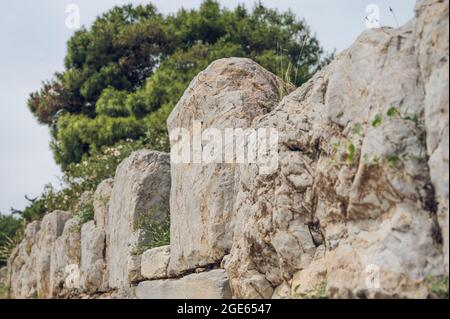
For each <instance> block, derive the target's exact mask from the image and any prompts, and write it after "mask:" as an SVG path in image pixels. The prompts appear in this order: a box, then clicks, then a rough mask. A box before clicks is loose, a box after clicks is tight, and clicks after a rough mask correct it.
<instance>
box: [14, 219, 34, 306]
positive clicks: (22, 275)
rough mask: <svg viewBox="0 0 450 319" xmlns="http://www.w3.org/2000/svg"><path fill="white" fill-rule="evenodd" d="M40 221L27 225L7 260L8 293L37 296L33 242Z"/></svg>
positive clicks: (19, 295) (18, 296) (16, 295)
mask: <svg viewBox="0 0 450 319" xmlns="http://www.w3.org/2000/svg"><path fill="white" fill-rule="evenodd" d="M40 224H41V223H40V222H39V221H35V222H32V223H30V224H28V225H27V227H26V229H25V234H24V239H23V240H22V242H21V243H20V244H19V246H18V247H17V249H16V251H15V252H13V254H12V256H11V257H10V259H9V260H8V269H9V275H8V276H9V278H8V280H7V281H8V286H9V287H10V294H11V295H12V296H14V297H16V298H21V299H23V298H33V297H37V275H36V256H37V250H36V248H35V247H34V243H35V242H36V239H37V234H38V232H39V228H40Z"/></svg>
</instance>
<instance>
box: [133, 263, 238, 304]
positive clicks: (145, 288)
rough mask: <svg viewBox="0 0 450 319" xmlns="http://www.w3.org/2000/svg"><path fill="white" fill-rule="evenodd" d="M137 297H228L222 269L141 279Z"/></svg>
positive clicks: (228, 288) (228, 291) (228, 292)
mask: <svg viewBox="0 0 450 319" xmlns="http://www.w3.org/2000/svg"><path fill="white" fill-rule="evenodd" d="M136 297H137V298H138V299H230V298H231V291H230V287H229V285H228V279H227V275H226V273H225V271H224V270H222V269H217V270H211V271H209V272H203V273H200V274H192V275H189V276H186V277H183V278H181V279H169V280H154V281H143V282H141V283H139V285H138V286H137V288H136Z"/></svg>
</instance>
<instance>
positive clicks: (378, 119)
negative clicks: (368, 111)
mask: <svg viewBox="0 0 450 319" xmlns="http://www.w3.org/2000/svg"><path fill="white" fill-rule="evenodd" d="M381 123H383V116H382V115H381V114H377V115H375V117H374V119H373V120H372V126H373V127H378V126H380V125H381Z"/></svg>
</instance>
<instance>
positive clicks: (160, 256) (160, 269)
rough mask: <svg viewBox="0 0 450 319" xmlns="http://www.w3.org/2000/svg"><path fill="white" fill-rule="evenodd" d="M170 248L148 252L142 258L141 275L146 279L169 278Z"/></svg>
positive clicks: (159, 248) (154, 249) (164, 247)
mask: <svg viewBox="0 0 450 319" xmlns="http://www.w3.org/2000/svg"><path fill="white" fill-rule="evenodd" d="M169 260H170V246H163V247H158V248H153V249H149V250H146V251H145V252H144V253H143V254H142V258H141V274H142V276H143V277H144V278H146V279H152V280H153V279H162V278H167V267H168V266H169Z"/></svg>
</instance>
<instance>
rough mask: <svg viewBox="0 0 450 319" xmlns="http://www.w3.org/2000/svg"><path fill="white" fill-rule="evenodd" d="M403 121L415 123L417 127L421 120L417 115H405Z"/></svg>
mask: <svg viewBox="0 0 450 319" xmlns="http://www.w3.org/2000/svg"><path fill="white" fill-rule="evenodd" d="M403 119H404V120H407V121H411V122H414V123H415V124H416V125H419V119H418V118H417V116H416V115H411V114H409V115H405V116H404V117H403Z"/></svg>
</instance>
